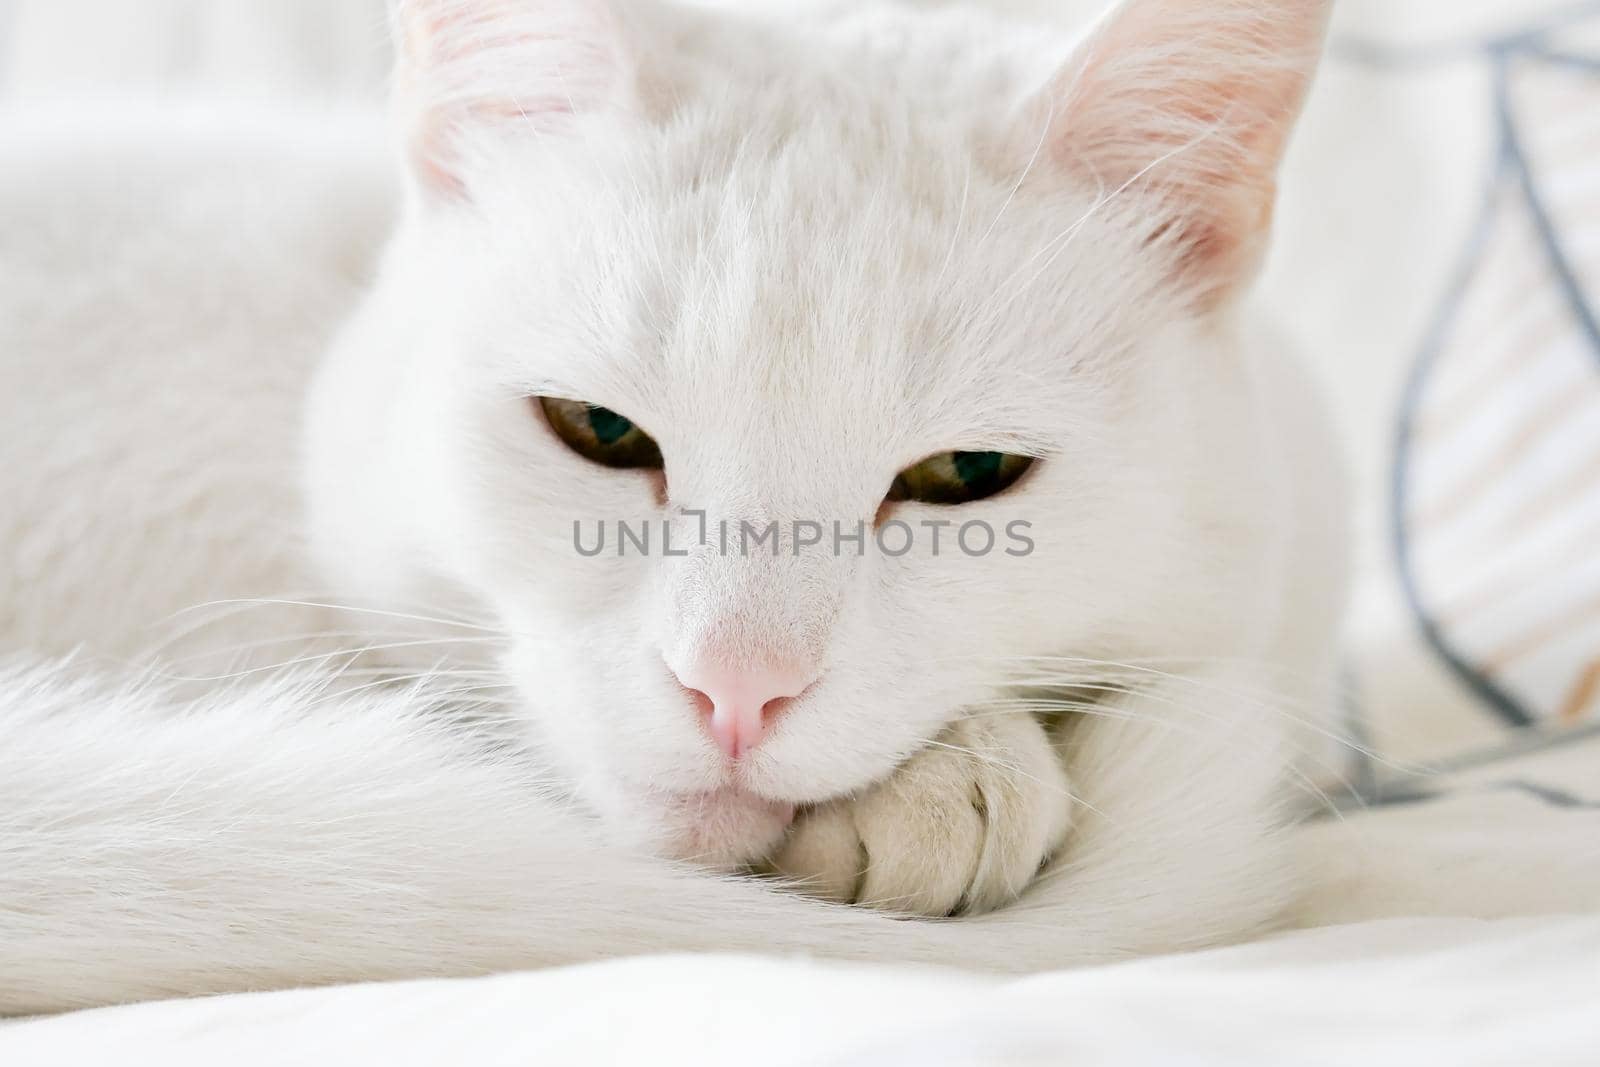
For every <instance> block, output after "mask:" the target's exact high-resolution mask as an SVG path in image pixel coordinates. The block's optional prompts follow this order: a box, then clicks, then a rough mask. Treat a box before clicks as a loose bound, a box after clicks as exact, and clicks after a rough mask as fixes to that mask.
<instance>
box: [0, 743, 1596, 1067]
mask: <svg viewBox="0 0 1600 1067" xmlns="http://www.w3.org/2000/svg"><path fill="white" fill-rule="evenodd" d="M1517 747H1519V748H1522V747H1526V746H1525V745H1523V744H1519V745H1518V746H1517ZM1532 747H1533V750H1532V751H1524V752H1521V753H1520V754H1497V755H1495V756H1494V757H1493V758H1488V759H1485V760H1482V761H1476V762H1475V764H1474V765H1473V766H1471V767H1467V768H1464V769H1462V770H1461V771H1459V772H1456V773H1454V774H1451V775H1448V776H1443V777H1440V776H1429V777H1427V778H1425V779H1417V780H1410V779H1406V778H1402V777H1396V778H1395V779H1394V780H1392V781H1390V782H1389V783H1388V784H1387V785H1386V787H1385V788H1384V789H1383V790H1382V792H1383V793H1385V794H1386V798H1385V799H1383V800H1381V801H1379V802H1377V803H1375V804H1373V806H1371V807H1368V808H1367V809H1365V810H1362V809H1361V807H1360V806H1359V805H1357V806H1356V807H1355V808H1354V809H1352V810H1351V811H1349V812H1347V813H1346V815H1345V816H1344V818H1342V819H1338V818H1329V819H1325V820H1322V821H1320V822H1318V823H1315V824H1313V825H1310V826H1308V827H1307V828H1306V829H1305V830H1304V831H1303V843H1304V845H1305V850H1306V854H1307V857H1308V859H1309V860H1310V862H1311V863H1312V866H1313V868H1314V869H1315V870H1317V871H1318V872H1319V873H1318V875H1317V879H1316V882H1315V885H1314V891H1313V893H1312V894H1311V896H1310V897H1309V898H1308V900H1307V901H1306V903H1305V907H1304V911H1303V914H1302V916H1301V922H1302V923H1304V924H1307V925H1308V928H1306V929H1302V930H1298V931H1294V932H1289V933H1283V934H1279V935H1277V936H1274V937H1269V938H1267V939H1265V940H1262V941H1260V942H1258V943H1255V944H1251V945H1242V946H1238V947H1234V948H1227V949H1219V950H1215V951H1211V952H1202V953H1196V954H1193V955H1188V956H1175V957H1168V958H1158V959H1149V960H1140V961H1133V962H1129V963H1124V964H1119V965H1114V966H1107V967H1095V968H1086V969H1082V970H1077V971H1063V972H1060V973H1056V974H1044V975H1037V976H1034V977H1031V978H1023V979H994V978H987V977H978V976H973V975H964V974H960V973H955V972H942V971H932V970H922V969H914V968H874V967H862V966H850V965H842V964H828V963H821V962H817V961H810V960H776V959H771V960H763V959H749V958H742V957H719V956H701V957H661V958H654V959H636V960H622V961H617V962H613V963H603V964H593V965H589V966H584V967H571V968H562V969H556V970H549V971H542V972H533V973H527V974H508V975H501V976H497V977H492V978H482V979H475V980H458V981H433V982H411V983H398V984H390V985H367V986H353V987H347V988H339V989H327V990H300V991H294V992H288V993H272V994H255V995H246V996H230V997H217V998H214V999H210V1000H194V1001H175V1002H169V1003H162V1004H148V1005H139V1006H132V1007H127V1008H114V1009H107V1010H102V1011H94V1012H82V1013H78V1014H76V1015H68V1016H62V1017H57V1018H52V1019H43V1020H38V1021H30V1022H21V1023H13V1024H10V1025H9V1026H3V1027H0V1063H4V1064H15V1065H19V1067H20V1065H28V1067H48V1065H54V1064H60V1065H63V1067H67V1065H73V1067H76V1065H79V1064H86V1063H94V1062H105V1061H106V1060H107V1059H108V1058H111V1056H112V1055H113V1054H112V1051H111V1050H115V1053H114V1059H115V1062H117V1063H119V1064H124V1065H136V1064H145V1063H149V1064H160V1065H161V1067H180V1065H185V1064H208V1065H209V1064H218V1063H225V1064H228V1065H229V1067H247V1065H251V1064H257V1063H259V1064H281V1063H330V1064H345V1063H381V1064H385V1065H388V1067H399V1065H405V1064H446V1063H448V1064H458V1063H459V1064H472V1065H474V1067H495V1065H500V1064H505V1065H508V1067H509V1065H513V1064H515V1065H524V1064H535V1063H537V1064H569V1063H570V1064H596V1063H627V1064H632V1063H665V1064H670V1063H680V1062H682V1063H694V1064H697V1065H700V1067H713V1065H716V1064H724V1063H726V1064H739V1065H748V1064H751V1063H760V1064H762V1065H763V1067H777V1065H780V1064H840V1065H845V1064H850V1065H854V1064H862V1065H869V1064H870V1065H882V1064H901V1063H905V1064H950V1065H954V1064H1066V1063H1071V1064H1075V1065H1076V1064H1083V1065H1087V1064H1096V1063H1185V1064H1210V1063H1216V1064H1262V1065H1272V1067H1278V1065H1281V1064H1286V1063H1296V1064H1330V1065H1332V1064H1339V1065H1345V1064H1385V1063H1407V1064H1417V1063H1449V1064H1453V1065H1458V1067H1460V1065H1471V1064H1484V1065H1491V1064H1496V1065H1498V1064H1511V1063H1537V1064H1539V1065H1540V1067H1556V1065H1561V1064H1573V1065H1575V1067H1576V1065H1592V1064H1594V1063H1595V1062H1596V1055H1597V1052H1596V1050H1600V776H1597V775H1596V774H1595V773H1594V768H1595V767H1597V766H1600V731H1589V732H1587V733H1586V734H1570V735H1564V736H1563V737H1561V738H1560V739H1558V740H1554V741H1545V742H1543V743H1541V744H1539V745H1536V746H1532ZM1368 803H1372V802H1368ZM1322 923H1334V924H1337V925H1314V924H1322Z"/></svg>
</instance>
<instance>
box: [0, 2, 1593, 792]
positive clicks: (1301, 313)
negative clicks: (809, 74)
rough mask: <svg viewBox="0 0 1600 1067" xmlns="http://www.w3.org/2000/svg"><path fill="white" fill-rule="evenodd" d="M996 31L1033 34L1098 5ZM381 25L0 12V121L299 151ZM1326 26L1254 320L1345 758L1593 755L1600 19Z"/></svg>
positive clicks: (354, 92) (314, 12)
mask: <svg viewBox="0 0 1600 1067" xmlns="http://www.w3.org/2000/svg"><path fill="white" fill-rule="evenodd" d="M723 2H724V4H725V5H726V6H735V7H740V6H746V5H745V4H744V3H741V2H738V0H723ZM793 2H804V0H793ZM793 2H791V3H788V4H786V5H785V6H793ZM1196 2H1204V0H1196ZM1263 2H1267V0H1263ZM834 3H835V4H837V3H838V0H834ZM1004 6H1007V7H1011V8H1015V9H1020V10H1024V11H1029V12H1031V13H1032V14H1035V15H1038V16H1039V17H1042V18H1047V19H1048V18H1065V17H1070V16H1072V15H1074V14H1081V13H1082V12H1084V11H1093V10H1095V9H1097V8H1099V7H1100V6H1102V5H1101V3H1099V2H1098V0H1053V2H1052V0H1009V2H1007V3H1005V5H1004ZM385 8H386V4H385V2H384V0H0V107H4V108H8V109H12V110H24V111H27V110H34V111H36V112H37V111H39V110H41V109H48V108H77V109H94V108H96V107H102V106H105V105H106V104H108V103H109V102H112V101H116V102H119V103H120V102H124V101H128V100H132V99H159V100H165V101H190V100H200V99H205V100H210V101H218V100H223V101H240V102H248V103H249V104H250V106H251V107H252V108H259V107H269V108H279V109H282V110H285V111H290V112H294V113H297V114H300V115H303V116H304V117H305V121H308V122H314V121H316V116H317V115H318V114H320V113H322V112H323V111H324V110H328V109H332V108H334V107H335V106H339V107H343V106H345V105H349V104H372V105H377V104H378V103H379V101H380V100H381V95H382V91H383V85H384V83H385V79H386V77H387V71H388V65H389V60H388V42H387V27H386V10H385ZM1337 11H1338V14H1337V16H1336V20H1335V28H1334V33H1333V38H1332V44H1331V47H1330V54H1329V59H1328V63H1327V65H1326V67H1325V70H1324V73H1323V75H1322V77H1321V80H1320V82H1319V85H1318V88H1317V90H1316V93H1315V94H1314V97H1313V100H1312V103H1311V105H1310V108H1309V114H1308V116H1307V119H1306V122H1305V124H1304V126H1303V127H1302V131H1301V133H1300V135H1299V138H1298V140H1297V142H1296V144H1295V147H1294V150H1293V155H1292V158H1291V161H1290V164H1289V166H1288V168H1287V170H1286V174H1285V178H1284V183H1283V201H1282V204H1281V207H1280V214H1279V238H1278V245H1277V248H1276V251H1275V253H1274V256H1273V259H1272V261H1271V264H1270V267H1269V270H1268V272H1267V276H1266V279H1265V283H1264V286H1263V290H1262V297H1263V299H1265V300H1267V301H1269V302H1270V303H1271V304H1272V306H1273V308H1274V310H1275V311H1276V312H1277V313H1278V315H1279V317H1280V318H1281V319H1282V320H1283V322H1284V325H1285V328H1286V330H1287V333H1288V335H1289V337H1290V338H1291V339H1292V340H1293V341H1294V342H1295V343H1296V344H1297V345H1298V346H1299V347H1301V348H1302V349H1304V350H1305V351H1306V352H1307V353H1308V354H1309V355H1310V356H1311V358H1312V359H1313V361H1314V363H1315V365H1316V367H1317V369H1318V372H1319V373H1320V374H1321V375H1322V376H1323V377H1324V379H1325V380H1326V381H1327V383H1328V388H1329V391H1330V394H1331V395H1332V396H1334V397H1335V399H1336V404H1337V415H1338V418H1339V419H1340V421H1341V423H1342V425H1343V426H1344V428H1345V430H1346V434H1347V437H1348V439H1349V441H1350V444H1351V449H1352V454H1353V457H1354V461H1355V466H1356V471H1357V474H1358V476H1359V480H1360V486H1361V492H1360V507H1359V511H1358V514H1357V516H1356V521H1357V524H1358V529H1359V530H1360V532H1361V546H1362V561H1363V574H1364V580H1363V582H1362V584H1361V591H1360V594H1359V596H1358V602H1357V609H1356V611H1355V614H1354V617H1353V622H1352V630H1351V648H1352V661H1351V670H1350V701H1349V703H1350V706H1349V708H1348V709H1347V710H1348V714H1349V715H1350V717H1351V729H1352V730H1354V731H1355V732H1357V733H1358V734H1360V735H1361V736H1363V737H1365V738H1367V739H1368V740H1369V742H1370V744H1371V745H1372V746H1373V747H1374V748H1375V749H1377V750H1378V751H1380V752H1382V753H1383V754H1385V755H1388V756H1392V757H1394V758H1397V759H1412V758H1427V759H1432V758H1445V757H1448V756H1452V755H1458V754H1461V753H1465V752H1471V751H1474V750H1476V749H1479V748H1482V747H1483V746H1489V745H1493V744H1496V743H1500V742H1502V741H1503V740H1504V738H1506V737H1507V736H1514V735H1515V734H1516V733H1517V732H1518V731H1521V730H1525V729H1526V728H1528V727H1544V728H1548V729H1560V728H1568V729H1579V728H1582V729H1587V728H1590V727H1592V726H1593V725H1594V724H1596V722H1597V720H1600V325H1597V322H1600V318H1597V315H1596V308H1597V307H1600V297H1597V294H1600V3H1597V2H1595V0H1404V2H1395V0H1343V3H1341V4H1340V5H1339V7H1338V9H1337ZM243 114H245V111H244V110H243V109H242V108H241V115H243ZM1508 731H1509V733H1508ZM1355 770H1356V773H1361V772H1362V768H1360V767H1357V768H1356V769H1355Z"/></svg>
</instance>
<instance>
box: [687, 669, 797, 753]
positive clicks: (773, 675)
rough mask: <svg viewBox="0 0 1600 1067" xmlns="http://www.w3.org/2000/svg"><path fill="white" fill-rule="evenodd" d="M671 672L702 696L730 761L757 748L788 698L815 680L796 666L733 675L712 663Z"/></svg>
mask: <svg viewBox="0 0 1600 1067" xmlns="http://www.w3.org/2000/svg"><path fill="white" fill-rule="evenodd" d="M673 673H674V674H676V675H677V676H678V681H679V682H681V683H683V687H684V688H685V689H689V690H692V691H694V692H695V693H697V694H699V695H700V697H701V698H702V700H703V704H704V705H705V706H704V707H703V708H702V710H704V711H706V712H708V715H707V718H708V719H709V720H710V727H711V736H712V737H713V738H715V739H716V742H717V746H718V747H719V748H721V749H722V751H724V752H726V753H727V754H728V756H729V758H731V759H738V758H739V757H741V756H743V755H744V754H745V753H747V752H749V751H750V750H751V749H752V748H755V747H756V746H757V745H759V744H760V743H761V739H762V738H763V737H765V736H766V734H767V730H768V729H769V728H770V727H771V725H772V721H773V719H774V718H776V717H777V715H778V713H779V712H780V711H782V710H783V707H784V705H785V704H786V703H787V701H788V699H789V698H790V697H797V696H799V695H800V694H801V693H803V692H805V690H806V688H807V687H808V686H809V685H810V684H811V683H812V682H813V681H815V680H816V671H815V670H814V669H811V668H809V667H801V666H799V665H796V664H774V665H770V666H764V667H750V668H745V669H743V670H735V669H732V668H729V667H725V666H722V665H721V664H719V663H717V662H715V661H710V662H700V663H696V664H694V665H693V666H691V667H689V668H687V669H685V670H681V671H678V670H674V671H673Z"/></svg>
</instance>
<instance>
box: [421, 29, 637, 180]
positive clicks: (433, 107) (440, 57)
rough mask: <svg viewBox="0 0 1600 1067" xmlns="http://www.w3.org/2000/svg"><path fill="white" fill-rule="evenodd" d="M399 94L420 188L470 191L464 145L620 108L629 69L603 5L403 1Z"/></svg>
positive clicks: (546, 129)
mask: <svg viewBox="0 0 1600 1067" xmlns="http://www.w3.org/2000/svg"><path fill="white" fill-rule="evenodd" d="M396 25H397V30H398V33H399V36H400V41H399V51H400V57H401V58H400V72H399V73H400V76H399V79H398V89H399V93H400V95H401V98H402V100H403V101H404V102H405V104H406V105H407V106H408V107H409V108H410V109H411V111H412V115H411V122H412V125H413V132H412V137H411V149H412V153H413V158H414V161H415V167H416V170H417V174H418V177H419V179H420V180H421V182H422V184H423V185H424V187H426V188H428V189H429V190H431V191H434V192H437V193H441V194H443V195H446V196H451V197H459V196H464V195H466V193H467V188H466V185H467V183H466V180H465V178H464V176H463V171H464V169H465V167H464V160H463V145H464V142H465V141H466V140H468V139H470V138H472V137H474V136H478V135H481V134H484V133H493V132H495V131H504V132H506V133H509V134H514V133H515V132H517V131H518V130H519V129H520V130H523V131H529V132H538V133H541V134H545V133H555V132H558V131H559V130H560V129H561V128H562V127H563V126H564V125H566V123H567V122H568V121H570V119H571V118H572V117H573V116H574V115H575V114H577V113H580V112H599V111H604V110H607V109H610V108H614V107H616V106H617V105H618V104H619V103H620V102H621V100H620V98H621V97H623V95H624V94H625V91H626V82H627V74H628V70H629V66H630V65H629V63H628V62H627V60H626V59H625V49H624V47H623V44H622V40H621V32H620V28H619V27H618V25H617V23H616V20H615V17H614V15H613V13H612V11H611V8H610V4H609V3H608V2H607V0H545V2H542V3H541V2H538V0H404V2H403V3H402V4H401V5H400V9H399V16H398V19H397V23H396Z"/></svg>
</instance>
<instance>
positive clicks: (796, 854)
mask: <svg viewBox="0 0 1600 1067" xmlns="http://www.w3.org/2000/svg"><path fill="white" fill-rule="evenodd" d="M1071 818H1072V800H1071V797H1070V794H1069V791H1068V782H1067V776H1066V771H1065V769H1064V768H1063V767H1062V765H1061V760H1060V758H1059V756H1058V755H1057V753H1056V749H1055V746H1054V744H1052V742H1051V740H1050V737H1049V736H1048V734H1047V733H1046V732H1045V730H1044V728H1043V727H1042V726H1041V725H1040V724H1039V722H1038V721H1037V720H1035V719H1034V718H1033V717H1032V716H1031V715H1027V714H1020V713H1019V714H1007V715H998V716H987V717H976V718H972V719H966V720H963V721H961V722H958V723H956V724H955V725H953V726H951V727H950V728H948V729H947V730H946V731H945V732H944V733H943V734H941V735H940V736H939V738H938V740H937V741H936V742H935V743H934V744H932V745H930V746H929V747H927V748H926V749H924V750H923V751H922V752H920V753H918V754H917V755H915V756H913V757H912V758H911V759H910V760H908V761H907V762H906V763H904V764H902V765H901V766H900V768H899V769H898V770H896V771H895V772H894V774H892V775H891V776H890V777H889V778H887V779H885V780H884V781H882V782H880V783H878V784H877V785H874V786H872V787H870V788H868V789H866V790H864V791H863V792H861V793H860V794H857V795H856V796H853V797H847V798H844V799H842V800H836V801H832V802H829V803H827V804H823V805H820V806H818V807H815V808H811V809H808V810H806V811H804V812H802V813H801V815H800V816H799V817H798V819H797V820H796V822H795V824H794V826H793V828H792V829H791V831H790V833H789V836H788V838H787V839H786V840H785V842H784V844H783V846H782V847H781V848H780V850H779V852H778V853H777V855H776V857H775V858H774V859H773V860H772V861H771V867H772V869H773V871H774V873H776V874H779V875H782V876H784V877H786V878H790V879H793V880H795V882H796V883H798V886H799V888H800V889H801V890H802V891H803V892H806V893H808V894H811V895H813V896H817V897H821V898H823V899H826V900H833V901H838V902H840V903H849V904H862V905H866V906H869V907H874V908H882V909H884V910H887V911H895V912H901V913H905V914H911V915H926V916H945V915H956V914H974V913H978V912H984V911H992V910H993V909H995V908H999V907H1002V906H1004V905H1006V904H1009V903H1010V902H1011V901H1012V900H1015V899H1016V897H1017V896H1018V894H1020V893H1021V892H1022V891H1023V890H1024V889H1026V888H1027V886H1028V885H1029V883H1031V882H1032V881H1033V879H1034V877H1035V876H1036V875H1037V874H1038V872H1039V869H1040V868H1041V867H1042V866H1043V865H1044V863H1045V861H1046V860H1048V859H1049V858H1050V856H1051V855H1052V854H1053V853H1054V852H1055V851H1056V849H1057V848H1059V847H1060V845H1061V842H1062V841H1063V839H1064V838H1065V837H1066V834H1067V830H1068V828H1069V826H1070V823H1071Z"/></svg>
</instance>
